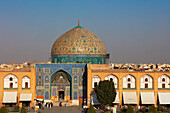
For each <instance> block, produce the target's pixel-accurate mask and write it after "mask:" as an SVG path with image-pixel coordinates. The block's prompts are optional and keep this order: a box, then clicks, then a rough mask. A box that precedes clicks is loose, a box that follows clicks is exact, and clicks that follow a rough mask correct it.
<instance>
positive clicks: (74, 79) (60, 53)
mask: <svg viewBox="0 0 170 113" xmlns="http://www.w3.org/2000/svg"><path fill="white" fill-rule="evenodd" d="M108 59H109V57H108V54H107V52H106V47H105V45H104V43H103V42H102V40H101V39H100V38H99V37H98V36H97V35H95V34H94V33H92V32H91V31H89V30H87V29H85V28H83V27H81V26H80V25H79V24H78V26H76V27H75V28H73V29H71V30H69V31H67V32H66V33H64V34H63V35H61V36H60V37H59V38H58V39H57V40H56V41H55V42H54V44H53V46H52V49H51V63H46V64H43V63H41V64H34V68H32V69H31V70H30V71H28V72H24V71H22V72H21V71H20V72H12V71H11V72H0V75H1V76H0V106H2V105H7V104H11V103H12V104H19V106H23V105H25V104H28V103H29V105H30V106H31V107H33V106H35V100H36V99H37V100H38V99H42V100H44V102H53V103H54V105H56V106H57V105H58V103H59V102H60V101H63V102H65V103H66V104H67V105H70V106H71V105H87V106H89V105H90V103H91V104H93V105H100V103H99V102H98V101H97V98H96V95H95V93H94V91H93V88H95V86H96V85H98V84H99V82H100V81H101V80H102V81H103V80H111V81H113V82H114V84H115V88H116V92H117V95H116V99H115V102H113V104H114V105H115V106H118V107H122V106H124V105H128V104H131V105H133V106H137V107H138V106H144V105H147V106H148V105H155V106H157V105H159V104H161V105H165V106H169V105H170V100H168V99H170V72H137V71H134V72H129V71H127V70H116V69H110V68H109V64H107V60H108ZM10 94H14V95H15V97H11V98H7V97H8V96H9V95H10ZM129 95H130V96H129ZM27 97H29V98H27ZM165 97H166V98H165Z"/></svg>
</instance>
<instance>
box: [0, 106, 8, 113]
mask: <svg viewBox="0 0 170 113" xmlns="http://www.w3.org/2000/svg"><path fill="white" fill-rule="evenodd" d="M0 113H8V110H7V109H6V107H5V106H3V107H1V108H0Z"/></svg>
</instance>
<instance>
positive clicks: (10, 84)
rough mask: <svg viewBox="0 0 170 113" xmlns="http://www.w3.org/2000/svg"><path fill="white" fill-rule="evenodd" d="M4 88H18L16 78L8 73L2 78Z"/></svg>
mask: <svg viewBox="0 0 170 113" xmlns="http://www.w3.org/2000/svg"><path fill="white" fill-rule="evenodd" d="M4 88H18V78H17V77H16V76H15V75H13V74H9V75H7V76H6V77H5V78H4Z"/></svg>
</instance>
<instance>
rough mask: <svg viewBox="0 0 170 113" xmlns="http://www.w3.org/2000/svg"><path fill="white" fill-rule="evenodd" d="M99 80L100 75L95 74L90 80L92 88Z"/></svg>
mask: <svg viewBox="0 0 170 113" xmlns="http://www.w3.org/2000/svg"><path fill="white" fill-rule="evenodd" d="M99 82H100V77H99V76H97V75H95V76H94V77H93V80H92V88H95V87H96V86H97V85H98V84H99Z"/></svg>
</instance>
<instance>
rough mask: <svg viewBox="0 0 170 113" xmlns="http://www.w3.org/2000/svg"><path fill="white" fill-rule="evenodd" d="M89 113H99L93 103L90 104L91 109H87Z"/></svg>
mask: <svg viewBox="0 0 170 113" xmlns="http://www.w3.org/2000/svg"><path fill="white" fill-rule="evenodd" d="M87 113H97V112H96V110H95V109H94V106H93V105H90V107H89V109H88V110H87Z"/></svg>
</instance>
